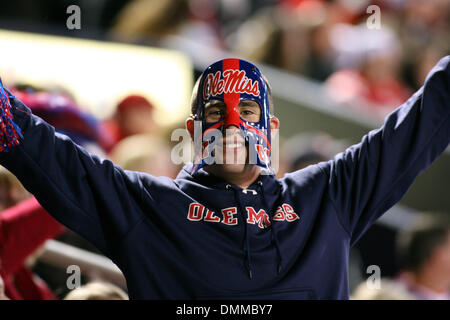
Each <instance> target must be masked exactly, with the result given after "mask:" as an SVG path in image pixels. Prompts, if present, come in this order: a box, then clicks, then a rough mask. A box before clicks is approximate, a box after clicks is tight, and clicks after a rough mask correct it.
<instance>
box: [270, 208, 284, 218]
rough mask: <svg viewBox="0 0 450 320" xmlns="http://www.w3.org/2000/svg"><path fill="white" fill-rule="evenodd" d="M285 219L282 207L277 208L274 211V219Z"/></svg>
mask: <svg viewBox="0 0 450 320" xmlns="http://www.w3.org/2000/svg"><path fill="white" fill-rule="evenodd" d="M285 219H286V217H285V215H284V211H283V209H281V207H278V208H277V211H276V212H275V215H274V216H273V220H274V221H284V220H285Z"/></svg>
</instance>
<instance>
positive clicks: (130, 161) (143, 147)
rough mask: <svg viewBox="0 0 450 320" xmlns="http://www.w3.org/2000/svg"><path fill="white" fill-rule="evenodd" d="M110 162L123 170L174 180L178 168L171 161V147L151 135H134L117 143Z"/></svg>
mask: <svg viewBox="0 0 450 320" xmlns="http://www.w3.org/2000/svg"><path fill="white" fill-rule="evenodd" d="M110 157H111V160H112V161H113V162H114V163H116V164H118V165H119V166H121V167H122V168H123V169H125V170H133V171H140V172H146V173H150V174H152V175H154V176H166V177H171V178H175V177H176V175H177V173H178V171H179V168H178V167H177V166H176V165H174V164H173V162H172V161H171V147H170V145H169V144H168V143H165V140H163V139H161V138H158V137H156V136H151V135H145V134H140V135H134V136H130V137H128V138H126V139H124V140H122V141H121V142H119V143H118V144H117V145H116V146H115V148H114V149H113V150H112V151H111V153H110Z"/></svg>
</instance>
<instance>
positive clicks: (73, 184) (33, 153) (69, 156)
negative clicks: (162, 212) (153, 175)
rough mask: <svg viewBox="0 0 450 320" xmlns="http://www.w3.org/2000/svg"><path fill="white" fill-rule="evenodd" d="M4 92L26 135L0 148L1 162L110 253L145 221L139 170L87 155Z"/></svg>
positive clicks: (45, 203)
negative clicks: (141, 204)
mask: <svg viewBox="0 0 450 320" xmlns="http://www.w3.org/2000/svg"><path fill="white" fill-rule="evenodd" d="M0 91H1V90H0ZM4 92H6V94H7V95H8V97H9V105H10V106H3V107H2V108H6V107H9V108H10V111H11V114H12V121H13V122H14V124H15V125H16V127H18V130H20V131H19V132H18V133H21V134H22V135H23V138H19V140H18V145H16V146H11V148H9V149H10V150H9V151H3V152H0V164H1V165H3V166H4V167H6V168H7V169H8V170H10V171H11V172H12V173H13V174H14V175H15V176H16V177H17V178H18V179H19V180H20V181H21V183H22V184H23V185H24V187H25V188H26V189H27V190H28V191H29V192H31V193H32V194H33V195H34V196H35V197H36V198H37V200H38V201H39V203H40V204H41V205H42V206H43V207H44V208H45V209H46V210H47V211H48V212H49V213H50V214H51V215H52V216H53V217H54V218H55V219H56V220H58V221H59V222H61V223H62V224H64V225H65V226H67V227H68V228H70V229H72V230H73V231H75V232H77V233H79V234H80V235H82V236H83V237H85V238H86V239H88V240H89V241H91V242H92V243H93V244H94V245H95V246H97V247H98V248H99V249H100V250H101V251H102V252H104V253H105V254H106V255H108V256H111V255H113V254H114V249H115V248H117V247H118V244H119V243H120V241H121V240H122V238H123V237H124V235H125V234H126V233H127V231H128V230H130V229H131V228H132V227H133V225H134V224H136V223H137V222H138V221H139V220H140V219H141V215H142V211H141V210H140V208H139V205H138V204H139V203H140V202H141V195H142V189H141V187H140V186H141V182H140V179H139V174H138V173H136V172H129V171H124V170H122V169H121V168H119V167H117V166H115V165H114V164H113V163H112V162H111V161H109V160H105V159H100V158H99V157H97V156H95V155H91V154H89V153H88V152H87V151H86V150H84V149H83V148H82V147H80V146H78V145H76V144H75V143H74V142H72V141H71V140H70V139H69V138H68V137H67V136H64V135H61V134H58V133H55V129H54V128H53V127H52V126H50V125H49V124H47V123H46V122H44V121H43V120H42V119H40V118H39V117H36V116H34V115H32V113H31V110H30V109H29V108H28V107H26V106H25V105H24V104H23V103H22V102H21V101H19V100H18V99H16V98H15V97H14V96H13V95H12V94H11V93H9V92H8V91H4ZM4 111H5V110H4ZM6 111H8V110H6ZM3 132H4V130H3ZM2 134H3V133H2Z"/></svg>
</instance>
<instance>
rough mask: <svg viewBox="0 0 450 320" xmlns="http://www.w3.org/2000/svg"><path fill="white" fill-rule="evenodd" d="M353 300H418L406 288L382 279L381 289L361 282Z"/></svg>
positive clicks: (354, 292)
mask: <svg viewBox="0 0 450 320" xmlns="http://www.w3.org/2000/svg"><path fill="white" fill-rule="evenodd" d="M350 299H351V300H416V297H415V296H413V295H412V294H411V293H410V292H408V290H406V288H405V287H403V286H402V285H400V284H399V283H398V282H396V281H394V280H390V279H381V280H380V288H379V289H378V288H375V287H372V286H369V285H368V284H367V283H366V282H365V281H364V282H361V283H360V284H359V285H358V287H357V288H356V289H355V290H354V291H353V293H352V295H351V296H350Z"/></svg>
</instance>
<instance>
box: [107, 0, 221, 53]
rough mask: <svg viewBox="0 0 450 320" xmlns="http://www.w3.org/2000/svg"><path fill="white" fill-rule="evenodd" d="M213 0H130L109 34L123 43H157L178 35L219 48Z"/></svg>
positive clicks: (219, 41) (219, 42)
mask: <svg viewBox="0 0 450 320" xmlns="http://www.w3.org/2000/svg"><path fill="white" fill-rule="evenodd" d="M218 27H219V26H218V25H217V17H216V8H215V7H214V2H211V1H204V0H133V1H131V2H130V3H129V4H127V5H126V6H125V7H124V8H123V9H122V11H121V12H120V13H119V14H118V16H117V22H116V24H114V26H113V27H112V28H111V30H110V32H111V36H112V37H113V38H115V39H119V40H122V41H125V42H136V41H138V40H141V41H145V42H150V43H156V44H161V40H163V39H164V38H166V37H169V36H175V35H177V36H181V37H183V38H188V39H190V40H192V41H195V42H200V43H202V44H204V45H207V46H209V47H211V48H221V47H222V43H221V40H220V35H219V30H218Z"/></svg>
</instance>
